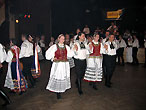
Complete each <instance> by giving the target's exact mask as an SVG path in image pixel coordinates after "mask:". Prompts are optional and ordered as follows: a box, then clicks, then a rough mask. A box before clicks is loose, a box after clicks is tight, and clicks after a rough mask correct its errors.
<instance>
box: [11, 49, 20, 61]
mask: <svg viewBox="0 0 146 110" xmlns="http://www.w3.org/2000/svg"><path fill="white" fill-rule="evenodd" d="M11 52H12V53H13V58H12V62H16V52H15V49H13V48H11ZM17 52H18V58H19V52H20V49H19V48H17Z"/></svg>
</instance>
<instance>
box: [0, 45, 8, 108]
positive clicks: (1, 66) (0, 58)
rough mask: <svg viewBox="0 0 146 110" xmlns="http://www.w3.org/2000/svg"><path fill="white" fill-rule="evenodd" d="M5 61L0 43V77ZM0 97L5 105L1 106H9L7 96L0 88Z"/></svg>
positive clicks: (3, 50)
mask: <svg viewBox="0 0 146 110" xmlns="http://www.w3.org/2000/svg"><path fill="white" fill-rule="evenodd" d="M5 60H6V51H5V49H4V47H3V45H2V44H1V43H0V76H1V74H2V69H3V65H2V63H3V62H4V61H5ZM0 97H1V98H2V99H3V100H4V101H5V103H4V104H3V106H6V105H8V104H10V99H9V98H8V96H7V95H6V94H5V93H4V92H3V91H2V90H1V88H0Z"/></svg>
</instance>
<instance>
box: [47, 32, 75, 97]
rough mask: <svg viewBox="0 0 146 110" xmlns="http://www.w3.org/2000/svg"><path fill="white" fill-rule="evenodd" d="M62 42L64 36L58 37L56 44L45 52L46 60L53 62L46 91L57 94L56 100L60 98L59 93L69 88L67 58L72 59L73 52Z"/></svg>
mask: <svg viewBox="0 0 146 110" xmlns="http://www.w3.org/2000/svg"><path fill="white" fill-rule="evenodd" d="M64 41H65V37H64V35H63V34H61V35H59V37H58V43H57V44H54V45H52V46H51V47H50V48H49V49H48V50H47V51H46V59H47V60H51V61H53V64H52V67H51V72H50V79H49V82H48V85H47V87H46V89H48V90H50V91H52V92H55V93H57V99H60V98H61V93H63V92H65V91H66V90H67V89H70V88H71V82H70V66H69V62H68V59H67V57H72V56H73V55H74V52H73V51H71V50H70V47H69V46H67V45H64Z"/></svg>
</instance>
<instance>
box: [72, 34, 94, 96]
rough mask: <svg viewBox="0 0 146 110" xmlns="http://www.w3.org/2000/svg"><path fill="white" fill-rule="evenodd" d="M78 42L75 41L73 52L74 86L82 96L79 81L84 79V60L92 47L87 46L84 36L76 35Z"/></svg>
mask: <svg viewBox="0 0 146 110" xmlns="http://www.w3.org/2000/svg"><path fill="white" fill-rule="evenodd" d="M78 38H79V40H77V41H76V42H75V44H74V48H75V49H76V50H75V56H74V59H75V70H76V75H77V78H76V85H77V87H78V92H79V94H80V95H81V94H83V91H82V86H81V80H82V79H83V77H84V74H85V69H86V58H87V55H89V54H90V53H91V52H92V50H93V48H92V45H89V46H88V45H87V42H85V34H84V33H81V32H80V33H79V34H78Z"/></svg>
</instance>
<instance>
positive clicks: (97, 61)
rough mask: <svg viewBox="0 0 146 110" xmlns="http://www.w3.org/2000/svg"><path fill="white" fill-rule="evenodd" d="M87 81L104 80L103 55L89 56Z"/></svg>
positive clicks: (86, 72)
mask: <svg viewBox="0 0 146 110" xmlns="http://www.w3.org/2000/svg"><path fill="white" fill-rule="evenodd" d="M84 80H85V81H89V82H97V81H102V57H89V58H88V59H87V68H86V71H85V76H84Z"/></svg>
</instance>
